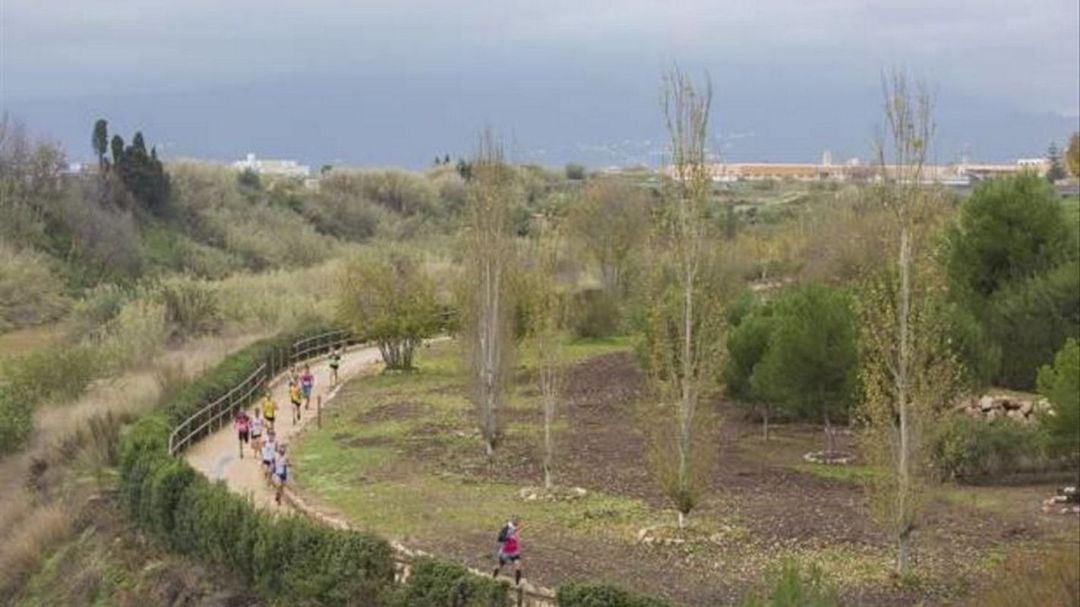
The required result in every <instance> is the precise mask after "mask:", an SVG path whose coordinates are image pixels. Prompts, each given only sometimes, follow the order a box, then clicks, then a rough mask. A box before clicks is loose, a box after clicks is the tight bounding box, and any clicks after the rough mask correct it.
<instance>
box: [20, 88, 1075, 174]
mask: <svg viewBox="0 0 1080 607" xmlns="http://www.w3.org/2000/svg"><path fill="white" fill-rule="evenodd" d="M718 84H721V83H718ZM609 85H610V86H609ZM807 86H809V85H804V86H799V85H797V84H785V83H776V85H775V86H774V87H772V88H770V89H769V90H754V91H749V90H739V91H737V93H733V94H729V95H725V94H724V87H722V86H719V85H718V86H717V91H718V92H717V95H716V101H715V105H714V116H715V120H714V122H713V125H714V126H713V134H714V135H713V141H712V147H713V148H714V149H715V150H716V151H718V152H719V153H720V155H721V157H722V158H723V159H725V160H727V161H731V162H748V161H761V162H817V161H819V160H820V159H821V157H822V153H823V152H824V151H825V150H829V151H830V152H831V155H832V158H833V159H834V161H836V162H842V161H843V160H845V159H847V158H850V157H862V158H867V157H869V156H870V153H871V142H872V139H873V134H874V130H875V125H876V124H877V123H878V122H879V121H880V118H879V113H878V112H879V111H880V109H879V108H880V92H879V90H878V89H877V88H876V87H875V86H869V87H865V88H849V89H848V90H835V88H834V89H833V90H815V89H813V88H806V87H807ZM3 109H4V110H7V111H9V112H10V113H11V114H13V115H14V116H16V117H18V118H20V119H22V120H23V121H24V122H25V123H26V124H27V126H28V127H29V129H30V130H31V132H33V133H35V134H39V135H44V136H50V137H52V138H55V139H57V140H58V141H60V142H61V143H62V144H63V145H64V146H65V148H66V149H67V151H68V155H69V157H70V158H71V160H72V161H80V160H87V159H90V158H91V156H92V152H91V150H90V143H89V142H90V130H91V125H92V124H93V121H94V120H95V119H97V118H98V117H105V118H107V119H109V121H110V131H111V132H113V133H117V132H119V133H121V134H123V135H124V136H125V138H126V139H127V138H130V135H131V133H132V132H133V131H134V130H136V129H140V130H142V131H143V133H144V135H145V136H146V138H147V141H148V143H150V144H153V145H156V146H157V148H158V151H159V153H160V154H161V155H162V156H163V157H165V158H176V157H199V158H207V159H215V160H222V161H232V160H236V159H239V158H242V157H243V156H244V155H245V154H246V153H248V152H254V153H256V154H258V155H259V156H260V157H264V158H291V159H295V160H298V161H301V162H303V163H305V164H310V165H312V166H316V167H317V166H320V165H322V164H335V165H340V164H348V165H401V166H406V167H412V168H421V167H423V166H426V165H428V164H430V163H431V161H432V159H433V158H434V157H435V156H436V155H439V156H443V155H444V154H450V155H451V156H452V157H454V158H457V157H460V156H463V155H468V154H469V153H470V151H471V150H472V147H473V143H474V142H475V140H476V134H477V133H478V132H479V131H480V130H481V129H482V128H484V127H485V126H491V127H493V128H494V129H495V130H496V131H497V132H498V133H500V135H501V136H502V137H503V139H504V140H505V141H506V144H507V150H508V152H509V155H510V156H511V158H512V159H513V160H515V161H519V162H537V163H542V164H546V165H553V166H558V165H562V164H565V163H567V162H579V163H583V164H585V165H588V166H590V167H606V166H612V165H618V166H628V165H638V164H644V165H650V166H656V165H658V164H660V163H661V162H662V159H663V150H664V144H665V139H664V133H663V130H662V120H661V115H660V109H659V104H658V103H657V87H656V85H655V83H654V82H652V81H646V82H643V83H641V84H640V85H634V86H627V85H626V84H625V83H605V82H603V81H602V80H600V81H593V80H585V79H582V78H580V77H577V78H565V79H556V78H551V77H545V78H539V77H538V78H537V79H536V80H535V81H533V80H527V79H526V80H524V81H522V80H516V81H515V83H514V84H512V85H511V84H503V83H500V82H499V81H497V80H496V81H492V80H490V79H487V78H486V77H485V76H484V75H483V74H465V75H462V76H460V77H455V78H449V77H423V78H420V77H417V78H408V77H403V76H400V75H393V74H389V75H382V76H369V77H364V78H362V79H357V78H349V77H344V76H335V75H316V74H310V75H297V76H295V77H291V78H287V79H283V80H280V81H276V82H264V83H254V84H240V85H234V86H226V87H217V88H212V89H205V90H192V91H180V92H170V93H155V94H135V95H121V94H115V95H97V96H82V97H67V98H37V99H31V98H13V97H9V96H5V98H4V99H3ZM935 117H936V121H937V124H938V125H939V129H938V133H937V137H936V146H935V154H934V156H935V158H934V161H935V162H941V163H947V162H952V161H954V160H957V159H959V158H960V156H961V155H962V154H965V153H966V154H967V155H968V156H969V157H970V158H971V159H972V160H979V161H998V162H1000V161H1011V160H1013V159H1016V158H1020V157H1031V156H1039V155H1041V154H1043V153H1044V152H1045V150H1046V148H1047V146H1048V144H1050V142H1052V141H1054V142H1057V144H1058V146H1059V147H1064V144H1065V142H1066V140H1067V138H1068V135H1069V133H1071V132H1072V131H1075V130H1077V129H1080V118H1078V117H1076V116H1060V115H1053V114H1032V113H1024V112H1018V111H1015V110H1012V109H1010V108H1006V107H1001V106H999V105H996V104H994V103H992V102H989V101H985V100H973V99H964V98H957V97H948V96H945V95H941V96H940V98H939V104H938V106H937V110H936V113H935Z"/></svg>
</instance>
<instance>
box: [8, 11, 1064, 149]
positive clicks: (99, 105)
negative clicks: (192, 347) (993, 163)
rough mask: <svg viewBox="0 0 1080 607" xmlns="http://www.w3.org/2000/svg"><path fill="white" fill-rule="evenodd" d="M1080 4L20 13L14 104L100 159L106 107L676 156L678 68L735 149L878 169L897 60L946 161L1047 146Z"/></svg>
mask: <svg viewBox="0 0 1080 607" xmlns="http://www.w3.org/2000/svg"><path fill="white" fill-rule="evenodd" d="M1078 5H1080V3H1078V2H1077V0H1027V1H1018V0H1012V1H1007V2H1006V1H998V0H978V1H975V0H905V1H900V0H893V1H889V2H884V1H880V2H879V1H864V2H859V1H855V0H812V1H810V0H788V1H783V0H756V1H753V2H749V1H747V2H737V1H733V0H729V1H726V2H724V1H720V0H712V1H709V0H678V1H651V0H619V1H618V2H612V1H603V2H599V1H598V2H592V1H589V0H575V1H572V2H571V1H562V0H559V1H538V0H534V1H525V2H519V1H516V0H480V1H470V2H463V1H459V2H446V1H420V0H397V1H386V2H345V1H336V0H303V1H300V0H297V1H295V2H290V3H285V2H272V1H269V0H261V1H252V0H228V1H222V0H215V1H209V0H183V1H180V0H173V1H163V0H65V1H60V0H0V17H2V24H0V27H2V32H0V42H2V48H0V51H2V58H0V69H2V73H0V93H2V106H3V108H4V109H5V110H8V111H10V112H11V113H13V114H15V115H16V116H17V117H19V118H21V119H22V120H24V121H25V122H26V123H27V124H28V126H29V127H30V129H31V130H32V131H33V132H35V133H40V134H43V135H48V136H52V137H54V138H57V139H59V140H60V141H62V142H63V143H64V144H65V145H66V146H67V147H68V151H69V155H70V156H72V158H75V159H78V158H83V157H86V156H88V155H89V152H90V151H89V149H88V143H87V142H88V140H89V132H90V124H91V122H92V121H93V119H94V118H96V117H97V116H99V115H103V116H105V117H107V118H109V119H110V123H111V124H112V125H113V126H114V127H115V128H116V129H119V130H121V131H122V132H123V133H124V134H125V135H126V136H127V135H129V132H130V131H132V130H134V129H142V130H143V131H144V132H145V134H146V136H147V140H148V141H152V142H157V143H158V145H159V146H160V147H161V149H162V151H163V153H164V154H165V155H167V156H173V157H175V156H200V157H211V158H233V157H238V156H240V155H242V154H243V153H244V152H246V151H253V152H256V153H259V154H261V155H268V156H289V157H295V158H298V159H300V160H303V161H306V162H311V163H323V162H344V163H351V164H360V163H363V164H405V165H410V166H419V165H422V164H424V163H426V162H428V161H429V160H428V159H430V158H431V157H432V156H433V155H434V154H436V153H440V154H441V153H450V154H452V155H457V154H462V153H467V151H468V150H469V148H470V145H471V140H472V136H473V134H474V133H475V132H476V131H477V130H478V129H480V128H482V127H484V126H485V125H492V126H494V127H495V128H497V129H498V130H499V131H500V132H502V133H503V136H504V137H505V138H507V139H509V140H510V141H511V142H512V143H511V147H512V148H513V149H514V151H515V154H516V155H517V156H518V157H519V159H521V160H529V161H539V162H548V163H550V164H559V163H562V162H565V161H568V160H573V159H579V160H583V161H586V162H588V163H590V164H593V165H599V164H615V163H626V162H634V161H644V162H648V161H655V160H656V152H657V144H656V143H655V142H656V141H657V140H658V139H659V138H660V136H661V135H662V132H661V129H660V127H661V121H660V115H659V108H658V103H657V98H658V89H659V76H660V73H661V71H662V70H663V69H665V67H668V66H670V65H671V64H672V63H674V62H677V63H678V64H680V65H681V66H683V67H684V68H685V69H687V70H688V71H689V72H691V73H695V74H696V73H704V72H706V71H707V72H708V73H710V74H711V76H712V79H713V81H714V86H715V89H716V107H715V112H716V113H715V115H716V122H715V124H714V125H713V135H714V146H715V148H716V149H717V150H718V151H720V152H721V153H723V154H724V156H725V157H728V158H730V159H732V160H817V159H818V158H820V155H821V152H822V151H823V150H824V149H831V150H833V156H834V157H847V156H859V155H862V156H865V155H866V154H867V150H868V148H869V144H868V142H869V140H870V137H871V135H872V133H873V129H874V127H875V124H876V122H877V116H878V115H879V106H880V86H879V78H880V73H881V71H882V70H883V69H888V68H891V67H894V66H904V67H906V68H908V69H909V70H910V71H912V72H913V73H915V74H917V75H919V76H921V77H923V78H925V79H926V80H927V81H928V82H930V83H931V85H932V87H933V89H934V91H935V92H936V97H937V100H938V108H939V110H938V114H937V121H938V123H939V134H940V137H939V141H938V154H939V157H940V158H941V159H942V160H952V159H954V158H955V156H957V155H958V154H959V153H961V151H963V150H970V152H971V153H972V154H973V155H974V156H978V157H982V158H987V159H1006V158H1010V157H1012V158H1015V157H1018V156H1026V155H1032V154H1038V153H1040V152H1041V151H1042V150H1044V149H1045V147H1046V145H1047V144H1048V143H1049V142H1050V141H1051V140H1057V141H1058V142H1059V143H1060V142H1063V141H1064V140H1065V139H1066V137H1067V136H1068V131H1069V130H1072V129H1075V128H1077V121H1078V118H1077V117H1078V115H1080V8H1078Z"/></svg>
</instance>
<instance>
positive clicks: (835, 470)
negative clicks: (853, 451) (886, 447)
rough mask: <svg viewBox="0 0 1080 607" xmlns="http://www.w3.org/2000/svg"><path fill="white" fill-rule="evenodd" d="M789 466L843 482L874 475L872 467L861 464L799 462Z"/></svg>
mask: <svg viewBox="0 0 1080 607" xmlns="http://www.w3.org/2000/svg"><path fill="white" fill-rule="evenodd" d="M791 468H793V469H795V470H798V471H799V472H805V473H807V474H812V475H814V476H817V477H820V478H827V479H829V480H834V481H841V482H845V483H862V482H865V481H868V480H870V479H871V478H873V477H874V471H873V469H871V468H870V467H869V466H866V465H862V464H848V465H829V464H813V463H809V462H801V463H798V464H794V465H792V466H791Z"/></svg>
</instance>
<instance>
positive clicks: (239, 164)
mask: <svg viewBox="0 0 1080 607" xmlns="http://www.w3.org/2000/svg"><path fill="white" fill-rule="evenodd" d="M233 168H234V169H236V170H238V171H253V172H255V173H258V174H260V175H278V176H281V177H307V176H309V175H311V167H309V166H307V165H306V164H299V163H297V162H296V161H295V160H260V159H258V158H256V157H255V154H251V153H249V154H248V155H247V158H245V159H244V160H237V161H236V162H234V163H233Z"/></svg>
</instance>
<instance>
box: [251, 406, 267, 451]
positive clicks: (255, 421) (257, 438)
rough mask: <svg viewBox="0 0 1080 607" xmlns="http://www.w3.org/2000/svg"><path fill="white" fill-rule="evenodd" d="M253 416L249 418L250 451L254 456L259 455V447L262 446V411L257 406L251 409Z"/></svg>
mask: <svg viewBox="0 0 1080 607" xmlns="http://www.w3.org/2000/svg"><path fill="white" fill-rule="evenodd" d="M253 413H254V414H255V417H254V418H252V420H251V452H252V453H253V454H254V455H255V457H259V456H260V455H261V453H260V451H259V450H260V449H261V448H262V434H263V427H264V425H263V418H262V412H261V411H259V408H258V407H255V410H254V411H253Z"/></svg>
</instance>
